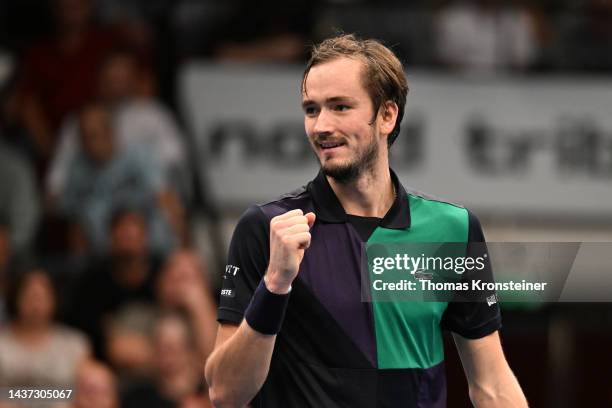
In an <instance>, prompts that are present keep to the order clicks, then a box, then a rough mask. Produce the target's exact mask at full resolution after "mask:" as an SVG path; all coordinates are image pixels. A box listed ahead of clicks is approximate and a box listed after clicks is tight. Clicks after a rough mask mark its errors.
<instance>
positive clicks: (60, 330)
mask: <svg viewBox="0 0 612 408" xmlns="http://www.w3.org/2000/svg"><path fill="white" fill-rule="evenodd" d="M53 334H54V336H55V338H56V339H58V340H60V341H61V342H62V343H63V344H66V345H69V346H70V347H71V348H74V349H79V350H84V349H87V344H88V342H87V338H86V337H85V335H83V334H82V333H81V332H79V331H77V330H75V329H73V328H71V327H68V326H64V325H62V324H57V325H56V326H55V329H54V333H53Z"/></svg>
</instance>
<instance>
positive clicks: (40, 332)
mask: <svg viewBox="0 0 612 408" xmlns="http://www.w3.org/2000/svg"><path fill="white" fill-rule="evenodd" d="M49 327H50V326H49V324H44V323H34V322H31V323H29V322H19V321H16V322H14V323H13V324H12V331H13V334H14V335H15V336H16V337H17V338H19V339H20V340H22V341H23V342H25V343H27V344H37V343H39V342H40V341H42V340H43V339H45V338H46V336H47V334H48V333H49Z"/></svg>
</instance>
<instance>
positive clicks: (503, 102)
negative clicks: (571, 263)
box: [181, 64, 612, 216]
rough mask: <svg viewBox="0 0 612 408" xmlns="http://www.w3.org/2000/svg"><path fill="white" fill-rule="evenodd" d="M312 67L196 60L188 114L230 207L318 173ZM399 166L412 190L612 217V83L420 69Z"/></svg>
mask: <svg viewBox="0 0 612 408" xmlns="http://www.w3.org/2000/svg"><path fill="white" fill-rule="evenodd" d="M301 73H302V68H301V67H295V68H291V67H285V68H283V67H275V66H234V65H201V64H190V65H186V66H185V68H184V71H183V72H182V75H181V92H182V94H181V101H182V104H183V106H182V107H183V111H184V113H185V114H186V118H187V120H188V123H189V125H190V127H191V131H192V134H193V135H195V137H196V139H197V146H198V153H197V154H198V157H199V160H200V161H199V165H200V168H201V169H202V171H204V172H205V174H206V176H207V178H208V180H209V184H210V188H211V189H212V191H210V192H209V193H210V194H214V197H215V198H216V199H217V200H218V201H219V202H220V204H221V205H222V206H231V207H233V208H236V207H243V206H245V205H247V204H249V203H254V202H265V201H269V200H272V199H273V198H275V197H277V196H279V195H281V194H282V193H285V192H288V191H291V190H293V189H295V188H297V187H299V186H301V185H304V184H305V183H306V182H307V181H309V180H311V179H312V178H314V176H315V175H316V173H317V171H318V163H317V161H316V159H315V157H314V155H313V154H312V153H311V151H310V147H309V145H308V143H307V140H306V136H305V132H304V127H303V116H302V112H301V108H300V92H299V90H300V80H301ZM408 79H409V84H410V92H409V95H408V103H407V106H406V114H405V116H404V121H403V122H402V134H401V135H400V137H399V138H398V140H397V142H396V143H395V145H394V146H393V147H392V149H391V152H392V166H393V168H394V169H395V170H396V171H397V172H398V174H399V176H400V179H401V180H402V182H403V183H404V185H406V186H409V187H412V188H415V189H418V190H421V191H425V192H428V193H430V194H433V195H436V196H440V197H444V198H446V199H448V200H451V201H455V202H458V203H462V204H465V205H466V206H468V207H470V208H473V209H475V210H479V211H491V212H498V213H499V212H505V211H507V212H515V213H516V212H521V213H526V212H529V213H532V214H538V213H545V214H557V215H566V214H567V215H579V216H582V215H588V216H591V215H597V216H612V92H610V89H612V81H610V80H603V79H602V80H596V79H589V78H570V77H564V78H537V77H536V78H510V77H496V78H490V77H488V78H484V79H477V78H471V77H469V78H468V77H460V76H450V75H433V74H431V73H421V72H415V73H409V74H408Z"/></svg>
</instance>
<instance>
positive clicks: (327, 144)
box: [320, 143, 340, 149]
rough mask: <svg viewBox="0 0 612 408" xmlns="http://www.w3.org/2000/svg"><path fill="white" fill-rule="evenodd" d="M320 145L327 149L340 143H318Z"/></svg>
mask: <svg viewBox="0 0 612 408" xmlns="http://www.w3.org/2000/svg"><path fill="white" fill-rule="evenodd" d="M320 145H321V147H323V148H324V149H328V148H331V147H337V146H340V143H320Z"/></svg>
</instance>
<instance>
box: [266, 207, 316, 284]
mask: <svg viewBox="0 0 612 408" xmlns="http://www.w3.org/2000/svg"><path fill="white" fill-rule="evenodd" d="M314 222H315V214H314V213H312V212H309V213H307V214H304V213H303V212H302V210H300V209H297V210H291V211H288V212H286V213H284V214H281V215H278V216H276V217H274V218H272V220H271V221H270V263H269V264H268V271H267V272H266V276H265V277H264V279H265V283H266V287H267V288H268V290H269V291H270V292H273V293H278V294H285V293H287V292H289V288H290V287H291V282H293V280H294V279H295V278H296V276H297V274H298V270H299V269H300V263H301V262H302V259H303V258H304V251H305V250H306V249H307V248H308V247H309V246H310V238H311V237H310V229H311V228H312V226H313V225H314Z"/></svg>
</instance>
